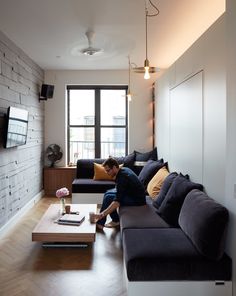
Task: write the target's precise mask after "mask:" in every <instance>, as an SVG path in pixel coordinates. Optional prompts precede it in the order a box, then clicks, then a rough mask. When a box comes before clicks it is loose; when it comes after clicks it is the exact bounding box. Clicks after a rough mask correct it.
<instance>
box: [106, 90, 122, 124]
mask: <svg viewBox="0 0 236 296" xmlns="http://www.w3.org/2000/svg"><path fill="white" fill-rule="evenodd" d="M125 95H126V92H125V90H124V89H119V90H116V89H113V90H110V89H102V90H101V125H125V124H126V122H125V116H126V114H125V107H126V97H125Z"/></svg>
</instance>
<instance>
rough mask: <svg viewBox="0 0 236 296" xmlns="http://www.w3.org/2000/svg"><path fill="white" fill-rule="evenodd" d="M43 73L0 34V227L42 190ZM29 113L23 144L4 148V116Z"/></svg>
mask: <svg viewBox="0 0 236 296" xmlns="http://www.w3.org/2000/svg"><path fill="white" fill-rule="evenodd" d="M43 80H44V72H43V70H42V69H41V68H40V67H39V66H38V65H36V64H35V63H34V62H33V61H32V60H31V59H30V58H29V57H28V56H26V54H25V53H24V52H23V51H22V50H21V49H19V48H18V47H17V46H16V45H15V44H14V43H13V42H12V41H11V40H9V39H8V38H7V37H6V36H5V35H4V34H3V33H2V32H1V31H0V116H1V117H0V228H1V227H2V226H3V225H4V224H5V223H7V222H8V220H9V219H11V218H12V217H13V216H14V215H15V214H16V213H17V212H18V211H19V210H20V209H21V208H22V207H24V205H25V204H26V203H28V202H29V201H30V200H31V199H33V198H34V197H35V195H36V194H38V193H39V192H40V191H41V190H42V186H43V184H42V169H43V153H44V150H43V149H44V148H43V147H44V104H43V103H42V102H41V103H39V100H38V94H39V89H40V86H41V84H42V83H43ZM9 106H15V107H18V108H23V109H26V110H28V111H29V125H28V135H27V143H26V145H23V146H19V147H17V148H10V149H4V148H3V136H2V134H3V132H4V126H3V125H4V119H3V116H4V113H6V112H7V108H8V107H9Z"/></svg>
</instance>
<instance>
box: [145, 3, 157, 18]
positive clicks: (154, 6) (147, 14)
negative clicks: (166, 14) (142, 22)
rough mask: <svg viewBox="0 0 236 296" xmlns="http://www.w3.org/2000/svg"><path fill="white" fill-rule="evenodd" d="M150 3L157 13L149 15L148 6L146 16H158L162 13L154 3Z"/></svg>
mask: <svg viewBox="0 0 236 296" xmlns="http://www.w3.org/2000/svg"><path fill="white" fill-rule="evenodd" d="M148 2H149V3H150V4H151V6H152V7H153V8H154V9H155V10H156V12H155V13H148V9H147V5H146V6H145V8H146V16H157V15H158V14H159V13H160V10H159V9H158V8H157V7H156V5H154V4H153V3H152V1H151V0H148Z"/></svg>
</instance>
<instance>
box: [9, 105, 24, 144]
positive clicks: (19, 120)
mask: <svg viewBox="0 0 236 296" xmlns="http://www.w3.org/2000/svg"><path fill="white" fill-rule="evenodd" d="M28 118H29V112H28V111H27V110H24V109H20V108H16V107H8V110H7V117H6V119H7V120H6V133H5V141H4V147H5V148H11V147H16V146H20V145H24V144H26V138H27V130H28Z"/></svg>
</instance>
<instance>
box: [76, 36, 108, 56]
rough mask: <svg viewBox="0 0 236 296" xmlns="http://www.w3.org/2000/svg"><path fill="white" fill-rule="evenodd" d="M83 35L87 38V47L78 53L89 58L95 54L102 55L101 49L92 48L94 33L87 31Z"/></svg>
mask: <svg viewBox="0 0 236 296" xmlns="http://www.w3.org/2000/svg"><path fill="white" fill-rule="evenodd" d="M85 35H86V36H87V38H88V47H86V48H84V49H81V51H80V52H81V53H82V54H84V55H89V56H93V55H95V54H98V53H102V52H103V49H102V48H96V47H93V40H94V36H95V33H94V31H92V30H88V31H87V32H86V33H85Z"/></svg>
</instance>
